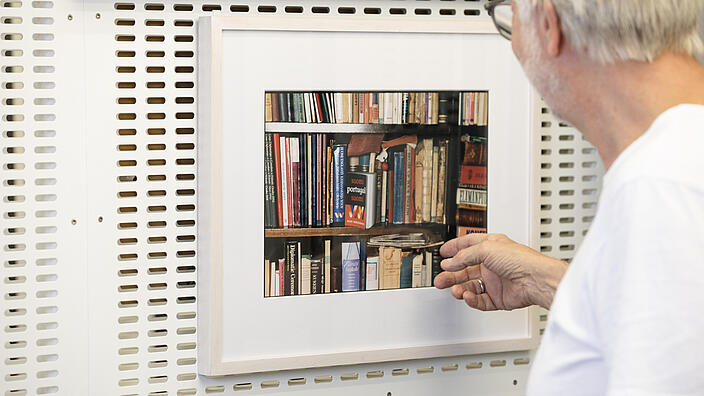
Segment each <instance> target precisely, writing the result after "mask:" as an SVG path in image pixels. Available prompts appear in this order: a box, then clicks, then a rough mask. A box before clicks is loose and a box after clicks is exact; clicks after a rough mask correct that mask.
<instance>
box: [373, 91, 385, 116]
mask: <svg viewBox="0 0 704 396" xmlns="http://www.w3.org/2000/svg"><path fill="white" fill-rule="evenodd" d="M385 96H386V95H385V94H384V93H383V92H379V95H378V99H377V100H378V101H379V119H378V120H376V121H375V122H378V123H379V124H383V123H384V114H385V113H384V97H385Z"/></svg>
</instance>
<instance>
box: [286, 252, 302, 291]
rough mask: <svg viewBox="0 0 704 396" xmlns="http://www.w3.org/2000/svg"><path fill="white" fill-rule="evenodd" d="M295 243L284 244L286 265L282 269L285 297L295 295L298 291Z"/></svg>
mask: <svg viewBox="0 0 704 396" xmlns="http://www.w3.org/2000/svg"><path fill="white" fill-rule="evenodd" d="M298 249H299V243H298V242H296V241H288V242H286V263H285V269H284V294H283V295H285V296H294V295H297V294H298V292H299V290H298V271H297V270H298V262H297V261H298V254H299V253H298V251H299V250H298Z"/></svg>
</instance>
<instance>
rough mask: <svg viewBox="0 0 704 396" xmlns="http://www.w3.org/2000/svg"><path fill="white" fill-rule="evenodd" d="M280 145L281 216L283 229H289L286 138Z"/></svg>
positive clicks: (280, 141) (281, 139)
mask: <svg viewBox="0 0 704 396" xmlns="http://www.w3.org/2000/svg"><path fill="white" fill-rule="evenodd" d="M279 145H280V152H281V155H280V157H281V158H280V160H281V161H280V164H279V165H280V168H281V183H280V186H281V216H282V222H281V226H282V227H284V228H285V227H288V190H287V186H288V179H287V176H288V175H287V173H286V137H283V136H282V137H281V138H280V140H279Z"/></svg>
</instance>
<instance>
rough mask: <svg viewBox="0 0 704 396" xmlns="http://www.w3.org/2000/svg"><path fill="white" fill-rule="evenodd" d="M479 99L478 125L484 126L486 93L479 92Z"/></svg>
mask: <svg viewBox="0 0 704 396" xmlns="http://www.w3.org/2000/svg"><path fill="white" fill-rule="evenodd" d="M477 95H478V97H479V99H477V125H479V126H482V125H484V93H483V92H479V93H478V94H477Z"/></svg>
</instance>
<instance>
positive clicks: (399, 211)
mask: <svg viewBox="0 0 704 396" xmlns="http://www.w3.org/2000/svg"><path fill="white" fill-rule="evenodd" d="M404 170H405V164H404V152H403V151H396V152H394V185H393V190H394V194H393V200H394V204H393V208H394V213H393V223H394V224H403V213H404V206H403V204H404V202H403V201H404V197H405V192H404V184H405V175H404Z"/></svg>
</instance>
